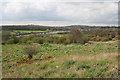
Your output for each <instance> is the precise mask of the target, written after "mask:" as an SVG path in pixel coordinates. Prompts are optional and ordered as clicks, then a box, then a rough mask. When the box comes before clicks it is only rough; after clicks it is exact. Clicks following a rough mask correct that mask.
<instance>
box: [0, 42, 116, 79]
mask: <svg viewBox="0 0 120 80" xmlns="http://www.w3.org/2000/svg"><path fill="white" fill-rule="evenodd" d="M27 45H28V46H29V44H17V45H16V44H7V45H3V50H2V52H3V53H4V54H3V56H2V64H3V66H2V73H3V77H4V78H16V77H17V78H117V77H118V58H117V57H118V55H117V50H118V42H117V41H115V42H109V43H106V42H101V43H98V42H94V43H92V44H86V45H81V44H70V45H62V44H35V45H37V46H38V49H39V50H40V52H38V53H37V54H36V55H33V58H32V59H31V60H27V59H28V58H27V57H28V55H26V54H24V53H25V51H24V50H23V47H24V46H27ZM16 65H17V66H16Z"/></svg>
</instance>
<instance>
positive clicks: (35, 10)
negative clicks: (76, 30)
mask: <svg viewBox="0 0 120 80" xmlns="http://www.w3.org/2000/svg"><path fill="white" fill-rule="evenodd" d="M72 1H73V0H71V2H68V1H67V0H65V1H62V0H53V1H52V2H51V0H36V1H35V0H34V2H33V0H29V2H28V0H24V2H22V1H21V0H12V1H10V0H4V1H3V2H2V3H3V6H2V8H3V11H2V13H3V14H2V15H3V23H4V24H7V23H13V24H14V23H21V22H24V23H25V22H26V24H28V23H29V22H31V21H33V22H34V23H36V24H38V22H39V23H41V24H42V22H44V23H45V24H46V25H50V24H54V25H55V24H56V25H57V24H58V25H60V24H61V25H63V24H64V25H65V24H66V25H68V24H96V25H97V24H109V25H111V24H117V15H118V14H117V13H118V12H117V11H118V10H117V9H118V6H117V3H114V2H116V1H117V0H114V2H108V0H105V1H107V2H104V3H103V2H101V0H99V1H100V2H97V0H91V2H85V1H87V0H85V1H84V2H82V1H83V0H81V1H79V2H75V1H77V0H74V2H72ZM109 1H110V0H109ZM111 1H112V0H111Z"/></svg>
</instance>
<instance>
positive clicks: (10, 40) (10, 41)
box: [6, 39, 15, 44]
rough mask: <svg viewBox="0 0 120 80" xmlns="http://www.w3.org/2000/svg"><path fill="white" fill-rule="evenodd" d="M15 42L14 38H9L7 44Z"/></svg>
mask: <svg viewBox="0 0 120 80" xmlns="http://www.w3.org/2000/svg"><path fill="white" fill-rule="evenodd" d="M14 42H15V41H14V39H9V40H7V42H6V43H7V44H14Z"/></svg>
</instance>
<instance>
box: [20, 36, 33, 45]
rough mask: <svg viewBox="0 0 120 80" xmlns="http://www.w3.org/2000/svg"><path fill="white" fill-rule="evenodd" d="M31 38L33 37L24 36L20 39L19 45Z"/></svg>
mask: <svg viewBox="0 0 120 80" xmlns="http://www.w3.org/2000/svg"><path fill="white" fill-rule="evenodd" d="M33 37H34V36H33V35H29V36H25V37H23V38H21V40H20V43H27V41H28V40H32V38H33Z"/></svg>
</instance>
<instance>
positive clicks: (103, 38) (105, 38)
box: [100, 37, 109, 41]
mask: <svg viewBox="0 0 120 80" xmlns="http://www.w3.org/2000/svg"><path fill="white" fill-rule="evenodd" d="M100 41H109V38H107V37H102V38H101V39H100Z"/></svg>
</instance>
